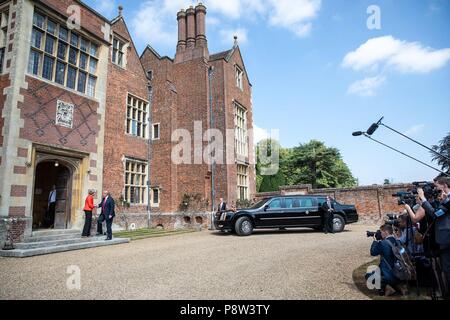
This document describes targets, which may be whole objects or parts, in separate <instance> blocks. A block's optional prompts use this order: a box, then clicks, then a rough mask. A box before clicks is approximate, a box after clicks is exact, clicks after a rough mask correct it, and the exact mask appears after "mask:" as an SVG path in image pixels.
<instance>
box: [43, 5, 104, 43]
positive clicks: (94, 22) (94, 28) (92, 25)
mask: <svg viewBox="0 0 450 320" xmlns="http://www.w3.org/2000/svg"><path fill="white" fill-rule="evenodd" d="M38 2H41V3H42V4H44V5H46V6H48V7H50V8H51V9H53V10H54V11H56V12H58V13H59V14H61V15H63V16H64V17H66V18H68V17H70V16H71V12H70V14H69V13H67V9H68V8H69V6H71V5H78V6H79V7H80V11H81V25H82V28H83V29H85V30H87V31H89V32H90V33H92V34H93V35H95V36H97V37H98V38H100V39H103V38H104V35H103V32H102V27H103V26H104V25H105V23H106V20H104V19H102V18H101V17H99V16H98V15H96V14H95V13H93V12H92V11H91V10H89V9H88V8H86V7H85V6H84V5H82V4H81V2H80V1H76V0H57V1H55V0H40V1H38ZM108 23H109V22H108Z"/></svg>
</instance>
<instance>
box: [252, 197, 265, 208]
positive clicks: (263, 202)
mask: <svg viewBox="0 0 450 320" xmlns="http://www.w3.org/2000/svg"><path fill="white" fill-rule="evenodd" d="M266 202H267V199H264V200H261V201H259V202H257V203H256V204H254V205H253V206H251V207H250V209H259V208H261V207H262V206H263V205H264V204H265V203H266Z"/></svg>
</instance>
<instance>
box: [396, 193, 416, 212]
mask: <svg viewBox="0 0 450 320" xmlns="http://www.w3.org/2000/svg"><path fill="white" fill-rule="evenodd" d="M416 192H417V189H416ZM416 194H417V193H416ZM416 194H414V193H413V192H412V191H400V192H397V193H394V194H393V195H392V196H393V197H396V198H397V199H398V205H399V206H401V205H404V204H407V205H409V206H410V207H411V208H412V207H414V206H415V205H416V204H417V197H416Z"/></svg>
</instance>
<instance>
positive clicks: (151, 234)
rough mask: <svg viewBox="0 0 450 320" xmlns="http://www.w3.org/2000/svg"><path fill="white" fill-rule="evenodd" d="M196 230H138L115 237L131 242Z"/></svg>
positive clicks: (118, 234)
mask: <svg viewBox="0 0 450 320" xmlns="http://www.w3.org/2000/svg"><path fill="white" fill-rule="evenodd" d="M194 231H195V230H190V229H182V230H163V229H137V230H134V231H117V232H114V233H113V235H114V237H117V238H129V239H131V240H140V239H147V238H156V237H165V236H172V235H177V234H184V233H190V232H194Z"/></svg>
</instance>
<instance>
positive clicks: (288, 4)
mask: <svg viewBox="0 0 450 320" xmlns="http://www.w3.org/2000/svg"><path fill="white" fill-rule="evenodd" d="M269 2H270V3H271V4H272V6H273V8H272V10H273V13H270V14H269V17H270V18H269V22H270V24H271V25H273V26H280V27H284V28H287V29H289V30H291V31H292V32H294V33H295V34H296V35H297V36H299V37H305V36H307V35H309V33H310V32H311V28H312V24H311V22H310V21H311V20H312V19H314V18H316V16H317V14H318V12H319V10H320V8H321V5H322V1H321V0H270V1H269ZM272 10H271V11H272Z"/></svg>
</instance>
